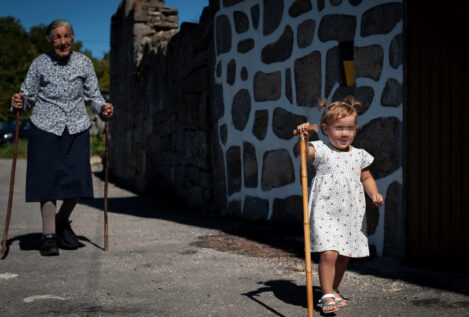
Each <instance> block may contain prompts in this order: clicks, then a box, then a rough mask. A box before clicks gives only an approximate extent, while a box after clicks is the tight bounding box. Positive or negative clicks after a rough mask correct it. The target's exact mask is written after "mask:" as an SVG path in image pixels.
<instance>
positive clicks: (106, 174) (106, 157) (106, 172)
mask: <svg viewBox="0 0 469 317" xmlns="http://www.w3.org/2000/svg"><path fill="white" fill-rule="evenodd" d="M104 138H105V152H104V164H105V166H104V251H109V243H108V217H107V187H108V178H109V119H106V122H105V128H104Z"/></svg>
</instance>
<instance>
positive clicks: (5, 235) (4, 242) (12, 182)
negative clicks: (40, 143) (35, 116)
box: [2, 111, 20, 255]
mask: <svg viewBox="0 0 469 317" xmlns="http://www.w3.org/2000/svg"><path fill="white" fill-rule="evenodd" d="M19 133H20V111H16V127H15V146H14V149H13V162H12V164H11V176H10V193H9V195H8V208H7V218H6V220H5V230H4V231H3V240H2V255H5V252H6V248H7V239H8V227H9V226H10V218H11V206H12V204H13V189H14V187H15V170H16V157H17V156H18V135H19Z"/></svg>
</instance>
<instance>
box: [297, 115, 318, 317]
mask: <svg viewBox="0 0 469 317" xmlns="http://www.w3.org/2000/svg"><path fill="white" fill-rule="evenodd" d="M308 131H315V132H318V125H317V124H313V125H312V126H311V127H309V128H308ZM297 134H298V131H297V130H294V131H293V135H297ZM299 138H300V141H299V143H300V157H301V187H302V189H303V231H304V241H305V264H306V265H305V266H306V267H305V271H306V295H307V302H308V317H313V275H312V270H311V240H310V232H309V231H310V226H309V208H308V172H307V168H306V136H305V135H304V134H302V133H301V134H300V135H299Z"/></svg>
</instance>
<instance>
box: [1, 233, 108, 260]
mask: <svg viewBox="0 0 469 317" xmlns="http://www.w3.org/2000/svg"><path fill="white" fill-rule="evenodd" d="M77 238H78V240H79V241H80V242H82V241H85V242H87V243H89V244H91V245H93V246H94V247H96V248H98V249H101V250H104V248H103V247H101V246H99V245H97V244H96V243H94V242H93V241H91V240H90V239H88V238H87V237H85V236H80V235H79V236H77ZM41 240H42V233H40V232H37V233H28V234H24V235H20V236H16V237H12V238H10V239H8V240H7V247H6V252H5V254H4V255H3V257H2V259H5V258H6V257H7V256H8V253H9V250H10V245H11V244H13V243H14V242H16V241H18V242H19V247H20V250H22V251H37V252H39V248H40V247H41ZM82 247H85V244H83V243H81V246H80V248H82ZM59 248H60V249H62V248H61V247H60V245H59Z"/></svg>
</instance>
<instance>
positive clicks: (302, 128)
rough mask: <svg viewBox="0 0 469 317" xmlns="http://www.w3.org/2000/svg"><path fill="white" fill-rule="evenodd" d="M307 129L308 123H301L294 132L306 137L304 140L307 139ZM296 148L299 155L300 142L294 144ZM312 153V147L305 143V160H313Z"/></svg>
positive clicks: (313, 150) (314, 151)
mask: <svg viewBox="0 0 469 317" xmlns="http://www.w3.org/2000/svg"><path fill="white" fill-rule="evenodd" d="M309 127H310V124H309V122H306V123H303V124H300V125H299V126H297V127H296V130H297V131H298V132H299V133H302V134H303V135H304V136H305V137H306V139H308V136H309V132H308V131H307V129H308V128H309ZM296 146H297V149H298V153H300V142H298V143H297V144H296ZM314 153H316V150H315V149H314V146H312V145H311V144H309V143H308V142H306V159H307V160H314Z"/></svg>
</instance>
